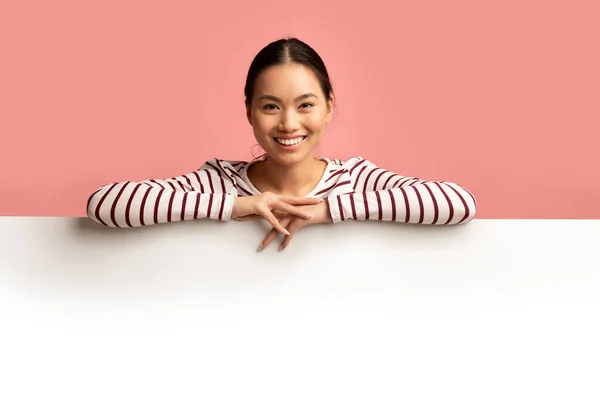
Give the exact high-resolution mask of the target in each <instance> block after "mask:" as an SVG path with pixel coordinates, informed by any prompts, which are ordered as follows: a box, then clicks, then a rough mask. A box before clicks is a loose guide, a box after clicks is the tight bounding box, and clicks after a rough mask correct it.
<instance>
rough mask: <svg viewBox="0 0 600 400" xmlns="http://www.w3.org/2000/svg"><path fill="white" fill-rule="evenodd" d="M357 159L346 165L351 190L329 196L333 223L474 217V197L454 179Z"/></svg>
mask: <svg viewBox="0 0 600 400" xmlns="http://www.w3.org/2000/svg"><path fill="white" fill-rule="evenodd" d="M357 160H358V161H357V162H356V163H355V164H354V165H353V166H352V167H350V168H349V171H350V180H351V184H352V185H353V189H354V192H352V193H345V194H341V195H337V196H332V197H329V198H328V204H329V211H330V215H331V219H332V221H333V222H334V223H337V222H341V221H344V220H346V219H356V220H366V219H373V220H380V221H394V222H404V223H415V224H431V225H434V224H435V225H445V224H449V225H457V224H465V223H467V222H469V221H471V220H472V219H473V218H474V217H475V213H476V209H477V202H476V200H475V197H474V196H473V195H472V194H471V193H470V192H469V191H468V190H466V189H465V188H463V187H461V186H460V185H458V184H456V183H453V182H446V181H427V180H422V179H419V178H415V177H406V176H401V175H398V174H395V173H393V172H391V171H387V170H385V169H382V168H378V167H377V166H376V165H374V164H372V163H370V162H369V161H367V160H364V159H357Z"/></svg>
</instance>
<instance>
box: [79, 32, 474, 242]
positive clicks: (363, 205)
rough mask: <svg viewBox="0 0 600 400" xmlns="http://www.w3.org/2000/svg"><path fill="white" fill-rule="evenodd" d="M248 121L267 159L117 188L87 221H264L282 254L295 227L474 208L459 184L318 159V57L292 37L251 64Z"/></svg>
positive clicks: (453, 216)
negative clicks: (280, 239)
mask: <svg viewBox="0 0 600 400" xmlns="http://www.w3.org/2000/svg"><path fill="white" fill-rule="evenodd" d="M244 92H245V96H246V115H247V118H248V122H249V123H250V125H251V126H252V128H253V130H254V136H255V138H256V140H257V142H258V144H259V145H260V146H261V147H262V148H263V149H264V151H265V153H266V154H265V155H264V156H263V157H261V158H259V159H256V160H254V161H252V162H245V161H226V160H223V159H218V158H214V159H212V160H209V161H207V162H206V163H205V164H204V165H203V166H201V167H200V168H199V169H198V170H196V171H193V172H190V173H188V174H185V175H181V176H177V177H173V178H169V179H150V180H146V181H141V182H131V181H125V182H116V183H111V184H107V185H105V186H102V187H101V188H100V189H98V190H97V191H96V192H94V193H93V194H92V195H91V197H90V198H89V200H88V204H87V214H88V216H89V218H91V219H92V220H94V221H95V222H97V223H99V224H103V225H105V226H110V227H119V228H126V227H137V226H143V225H151V224H158V223H163V222H171V221H182V220H190V219H199V218H211V219H216V220H222V221H228V220H230V219H238V220H248V219H253V218H264V219H266V220H267V221H269V223H270V224H271V225H272V226H273V229H272V230H271V232H269V234H268V235H267V237H266V238H265V239H264V240H263V242H262V243H261V244H260V246H259V251H260V250H262V249H263V248H265V247H266V246H267V245H268V244H269V243H270V242H271V241H272V240H273V239H274V238H275V237H276V236H277V234H278V233H282V234H283V235H284V236H285V238H284V240H283V242H282V244H281V247H280V251H281V250H283V249H284V248H286V247H287V246H288V245H289V243H290V240H291V238H292V235H293V234H294V233H295V232H296V231H297V230H298V229H300V228H302V227H304V226H307V225H311V224H319V223H338V222H341V221H344V220H347V219H355V220H367V219H371V220H379V221H395V222H404V223H416V224H464V223H466V222H468V221H470V220H472V219H473V217H474V216H475V212H476V201H475V198H474V197H473V195H472V194H471V193H470V192H469V191H467V190H466V189H464V188H462V187H461V186H459V185H458V184H456V183H452V182H443V181H427V180H422V179H418V178H414V177H406V176H401V175H398V174H395V173H393V172H390V171H386V170H385V169H382V168H378V167H377V166H376V165H374V164H373V163H371V162H369V161H367V160H365V159H363V158H360V157H354V158H350V159H349V160H346V161H340V160H337V159H328V158H315V157H314V156H313V152H314V150H315V148H316V147H317V146H318V145H319V142H320V141H321V139H322V137H323V132H324V130H325V127H326V125H327V123H328V122H329V121H330V119H331V116H332V114H333V108H334V101H335V99H334V93H333V89H332V87H331V82H330V80H329V75H328V72H327V69H326V68H325V65H324V63H323V61H322V59H321V57H320V56H319V55H318V54H317V53H316V52H315V51H314V50H313V49H312V48H311V47H310V46H308V45H307V44H305V43H303V42H302V41H300V40H298V39H295V38H292V39H281V40H278V41H275V42H273V43H270V44H269V45H267V46H266V47H265V48H263V49H262V50H261V51H260V52H259V53H258V54H257V55H256V57H255V58H254V60H253V62H252V64H251V65H250V69H249V71H248V76H247V79H246V86H245V89H244Z"/></svg>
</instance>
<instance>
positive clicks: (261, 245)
mask: <svg viewBox="0 0 600 400" xmlns="http://www.w3.org/2000/svg"><path fill="white" fill-rule="evenodd" d="M264 248H265V244H264V243H261V244H260V246H258V250H256V251H261V250H262V249H264Z"/></svg>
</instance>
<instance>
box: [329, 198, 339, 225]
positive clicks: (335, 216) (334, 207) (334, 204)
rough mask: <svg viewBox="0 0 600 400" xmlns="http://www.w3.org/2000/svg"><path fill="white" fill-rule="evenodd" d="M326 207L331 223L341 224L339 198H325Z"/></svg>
mask: <svg viewBox="0 0 600 400" xmlns="http://www.w3.org/2000/svg"><path fill="white" fill-rule="evenodd" d="M327 205H328V206H329V216H330V217H331V222H333V223H334V224H337V223H339V222H342V221H343V220H342V218H341V215H340V198H339V196H332V197H328V198H327Z"/></svg>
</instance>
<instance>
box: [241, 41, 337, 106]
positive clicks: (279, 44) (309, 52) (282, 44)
mask: <svg viewBox="0 0 600 400" xmlns="http://www.w3.org/2000/svg"><path fill="white" fill-rule="evenodd" d="M289 63H292V64H301V65H304V66H305V67H308V68H310V69H311V70H312V71H313V72H314V74H315V75H316V77H317V79H318V80H319V84H320V86H321V90H322V91H323V94H324V95H325V100H329V98H330V94H332V93H333V88H332V86H331V80H330V78H329V73H328V72H327V68H326V67H325V63H324V62H323V60H322V59H321V57H320V56H319V54H317V52H316V51H315V50H313V48H312V47H310V46H309V45H307V44H306V43H304V42H303V41H301V40H299V39H297V38H286V39H279V40H276V41H274V42H272V43H269V44H268V45H266V46H265V47H264V48H263V49H262V50H261V51H259V52H258V54H257V55H256V57H254V60H252V64H250V69H249V70H248V76H247V77H246V86H245V87H244V95H245V97H246V105H247V106H248V105H250V104H251V103H252V96H253V94H254V84H255V82H256V78H257V77H258V75H260V73H261V72H262V71H264V70H265V69H267V68H269V67H272V66H275V65H284V64H289Z"/></svg>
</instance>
